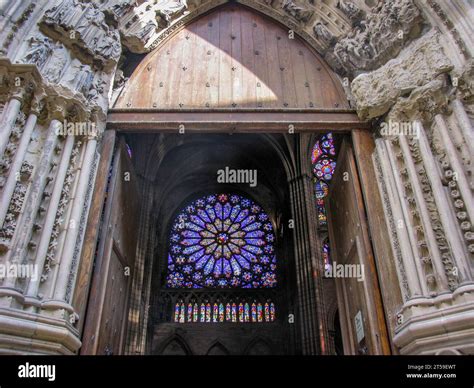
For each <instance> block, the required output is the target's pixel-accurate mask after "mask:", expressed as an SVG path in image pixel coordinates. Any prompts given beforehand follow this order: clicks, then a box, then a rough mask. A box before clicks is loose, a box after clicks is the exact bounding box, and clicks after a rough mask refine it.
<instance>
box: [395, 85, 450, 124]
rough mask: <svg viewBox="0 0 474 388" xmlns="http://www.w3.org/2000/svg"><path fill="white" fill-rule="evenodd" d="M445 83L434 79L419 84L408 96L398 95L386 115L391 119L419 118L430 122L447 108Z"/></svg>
mask: <svg viewBox="0 0 474 388" xmlns="http://www.w3.org/2000/svg"><path fill="white" fill-rule="evenodd" d="M446 89H447V88H446V83H445V82H444V80H442V79H436V80H433V81H430V82H428V83H427V84H426V85H423V86H420V87H419V88H416V89H414V90H413V92H411V94H410V95H409V96H408V97H406V98H405V97H400V98H399V99H398V101H397V102H396V104H395V105H394V106H393V108H392V109H391V110H390V112H389V114H388V117H389V120H392V121H398V122H401V121H412V120H420V121H422V122H430V121H432V120H433V119H434V117H435V116H436V115H437V114H439V113H446V111H447V110H448V103H449V98H448V94H447V93H446Z"/></svg>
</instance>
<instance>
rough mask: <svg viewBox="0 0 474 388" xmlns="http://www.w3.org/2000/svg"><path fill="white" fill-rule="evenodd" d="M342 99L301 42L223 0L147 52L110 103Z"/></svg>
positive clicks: (337, 102) (259, 104) (243, 104)
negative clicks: (153, 49) (118, 94)
mask: <svg viewBox="0 0 474 388" xmlns="http://www.w3.org/2000/svg"><path fill="white" fill-rule="evenodd" d="M347 106H348V105H347V100H346V98H345V95H344V92H343V90H342V87H341V85H340V82H339V80H338V79H337V77H336V76H335V75H334V74H333V73H332V72H331V70H330V69H329V68H328V66H327V65H326V64H325V63H324V62H323V61H322V59H321V58H320V57H319V56H318V55H317V54H316V53H315V52H314V51H313V50H312V49H310V48H309V46H307V45H306V43H304V42H303V41H302V40H301V39H300V38H298V37H295V39H290V37H289V35H288V31H287V30H286V29H285V28H283V27H282V26H281V25H280V24H278V23H277V22H276V21H273V20H271V19H269V18H268V17H267V16H263V15H261V14H259V13H257V11H255V10H251V9H249V8H247V7H245V6H243V5H240V4H226V5H225V6H222V7H219V8H217V9H215V10H213V11H212V12H211V13H209V14H207V15H204V16H202V17H200V18H199V19H197V20H194V21H193V22H192V23H190V24H189V25H187V26H185V27H183V28H182V29H181V30H180V31H178V32H176V33H175V35H173V36H171V37H169V38H168V39H167V40H166V41H164V43H162V44H161V45H160V46H159V47H158V48H157V49H156V50H155V51H153V52H152V53H150V54H149V55H148V56H147V57H146V58H145V59H144V60H143V61H142V63H141V64H140V65H139V66H138V67H137V69H136V70H135V72H134V73H133V74H132V76H131V77H130V79H129V80H128V81H127V84H126V86H125V88H124V90H123V91H122V94H121V96H120V97H119V99H118V101H117V104H116V106H115V107H116V108H163V109H164V108H309V107H315V108H335V107H340V108H343V107H347Z"/></svg>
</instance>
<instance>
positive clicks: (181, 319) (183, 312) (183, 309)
mask: <svg viewBox="0 0 474 388" xmlns="http://www.w3.org/2000/svg"><path fill="white" fill-rule="evenodd" d="M185 315H186V307H185V305H184V303H181V308H180V310H179V323H184V319H185Z"/></svg>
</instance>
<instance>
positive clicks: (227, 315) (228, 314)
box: [225, 303, 232, 322]
mask: <svg viewBox="0 0 474 388" xmlns="http://www.w3.org/2000/svg"><path fill="white" fill-rule="evenodd" d="M225 320H226V322H230V321H231V320H232V315H231V309H230V303H227V304H226V305H225Z"/></svg>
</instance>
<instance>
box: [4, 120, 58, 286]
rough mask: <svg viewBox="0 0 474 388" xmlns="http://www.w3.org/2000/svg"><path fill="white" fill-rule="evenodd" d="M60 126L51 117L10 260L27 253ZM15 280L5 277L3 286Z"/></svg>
mask: <svg viewBox="0 0 474 388" xmlns="http://www.w3.org/2000/svg"><path fill="white" fill-rule="evenodd" d="M60 127H61V122H60V121H58V120H56V119H53V120H51V123H50V125H49V129H48V135H47V138H46V141H45V143H44V147H43V153H42V155H41V160H40V162H39V166H38V168H37V170H36V172H35V174H34V177H33V181H32V183H31V189H30V192H29V193H28V196H27V198H26V201H25V202H26V206H25V208H24V209H23V211H22V213H21V215H20V218H19V222H18V227H17V229H18V231H17V233H18V234H17V236H18V237H17V238H16V240H15V241H14V243H13V246H12V252H11V260H10V261H11V262H13V263H22V262H23V259H24V257H25V255H26V254H27V250H28V248H29V247H28V245H29V242H30V239H31V234H32V231H33V224H34V222H35V219H36V214H37V213H38V211H39V208H40V205H41V201H42V197H43V192H44V188H45V186H46V184H47V182H48V179H49V178H50V177H49V172H50V169H51V161H52V159H53V154H54V151H55V148H56V145H57V141H58V132H59V129H60ZM14 284H15V280H14V279H13V278H7V279H5V281H4V286H5V287H13V286H14Z"/></svg>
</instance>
